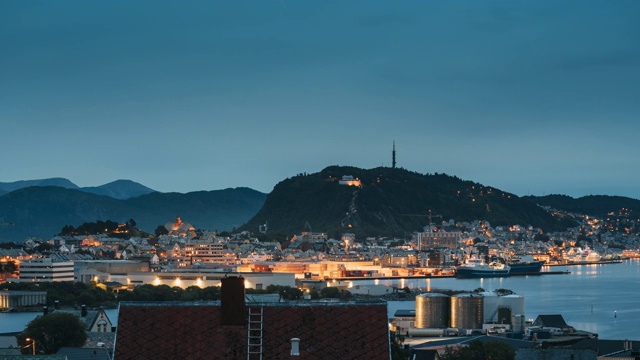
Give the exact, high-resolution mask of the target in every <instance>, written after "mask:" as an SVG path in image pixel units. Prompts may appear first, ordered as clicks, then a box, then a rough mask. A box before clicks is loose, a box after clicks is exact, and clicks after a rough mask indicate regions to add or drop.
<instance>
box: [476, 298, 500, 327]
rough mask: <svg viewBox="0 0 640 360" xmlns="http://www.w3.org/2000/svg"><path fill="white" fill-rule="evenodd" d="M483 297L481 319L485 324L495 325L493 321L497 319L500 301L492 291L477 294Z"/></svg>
mask: <svg viewBox="0 0 640 360" xmlns="http://www.w3.org/2000/svg"><path fill="white" fill-rule="evenodd" d="M478 294H479V295H482V296H484V300H483V301H484V305H483V317H484V322H485V323H492V322H493V323H495V322H496V321H495V319H497V317H498V314H497V313H498V311H497V310H498V306H499V305H500V299H499V296H498V294H496V293H495V292H493V291H485V292H481V293H478Z"/></svg>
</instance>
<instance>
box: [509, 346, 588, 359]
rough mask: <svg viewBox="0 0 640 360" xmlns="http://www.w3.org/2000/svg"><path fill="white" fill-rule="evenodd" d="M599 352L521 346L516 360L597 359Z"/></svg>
mask: <svg viewBox="0 0 640 360" xmlns="http://www.w3.org/2000/svg"><path fill="white" fill-rule="evenodd" d="M597 358H598V354H597V353H596V352H595V351H593V350H585V349H538V348H521V349H518V350H517V351H516V356H515V360H567V359H571V360H596V359H597Z"/></svg>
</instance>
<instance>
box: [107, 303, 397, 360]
mask: <svg viewBox="0 0 640 360" xmlns="http://www.w3.org/2000/svg"><path fill="white" fill-rule="evenodd" d="M260 308H262V311H263V330H262V344H263V349H262V353H263V358H264V359H289V358H291V355H290V351H291V339H292V338H299V339H300V356H299V357H298V358H299V359H305V360H313V359H374V360H375V359H385V360H388V359H389V328H388V322H387V306H386V303H385V302H339V303H320V302H284V303H260V304H254V303H251V304H247V309H248V311H252V312H255V311H260V310H259V309H260ZM245 322H246V319H245ZM247 341H248V334H247V327H246V326H222V325H221V306H220V303H219V302H202V303H184V302H181V303H176V302H156V303H127V302H123V303H121V304H120V312H119V316H118V329H117V334H116V346H115V357H114V358H115V359H133V358H153V359H241V358H247V352H248V346H247Z"/></svg>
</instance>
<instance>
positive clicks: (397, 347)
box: [389, 331, 411, 360]
mask: <svg viewBox="0 0 640 360" xmlns="http://www.w3.org/2000/svg"><path fill="white" fill-rule="evenodd" d="M389 335H390V336H389V341H390V342H391V359H393V360H408V359H410V358H411V350H408V349H404V347H403V343H404V338H403V337H402V335H400V334H398V333H397V332H395V331H392V332H391V333H390V334H389Z"/></svg>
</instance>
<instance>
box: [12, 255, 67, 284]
mask: <svg viewBox="0 0 640 360" xmlns="http://www.w3.org/2000/svg"><path fill="white" fill-rule="evenodd" d="M73 280H74V278H73V261H54V260H53V259H51V258H40V259H34V260H27V261H23V262H21V263H20V279H18V282H52V281H73ZM14 281H15V280H14Z"/></svg>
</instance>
